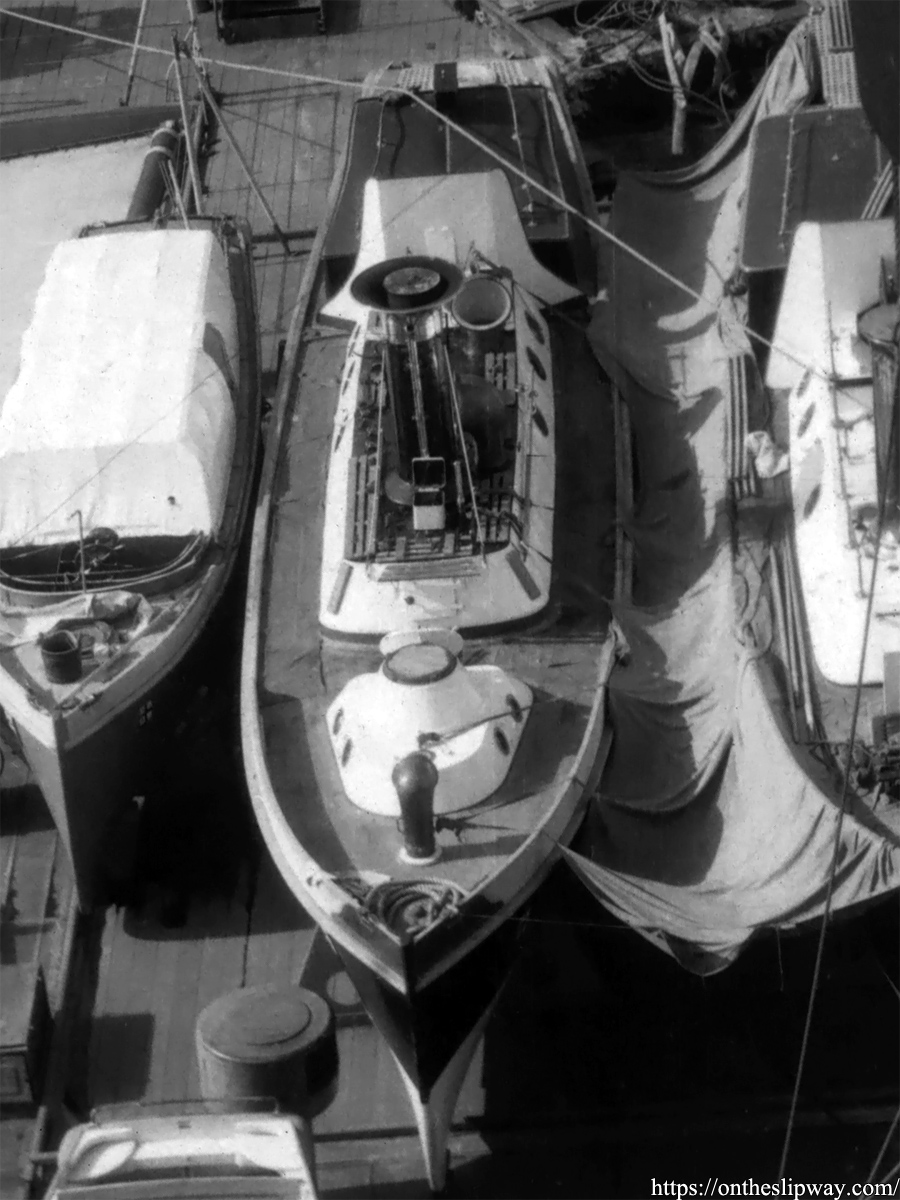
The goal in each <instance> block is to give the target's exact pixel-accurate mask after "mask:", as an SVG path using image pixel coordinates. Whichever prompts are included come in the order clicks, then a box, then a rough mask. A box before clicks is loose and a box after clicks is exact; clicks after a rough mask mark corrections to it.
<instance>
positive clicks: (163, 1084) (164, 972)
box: [144, 937, 193, 1101]
mask: <svg viewBox="0 0 900 1200" xmlns="http://www.w3.org/2000/svg"><path fill="white" fill-rule="evenodd" d="M189 951H190V948H189V944H187V943H185V942H184V941H182V940H181V939H180V938H177V937H175V938H171V939H170V940H168V941H164V942H161V943H160V944H159V948H158V954H157V964H156V976H155V979H154V992H155V993H156V995H157V996H158V997H159V1000H158V1002H157V1003H155V1004H154V1006H153V1015H154V1029H153V1052H152V1055H151V1058H150V1072H149V1075H148V1078H147V1087H146V1091H145V1093H144V1097H145V1099H147V1100H150V1101H158V1100H166V1099H168V1096H167V1095H166V1088H167V1085H168V1081H167V1078H166V1069H167V1061H168V1048H169V1034H170V1032H171V1029H172V1027H173V1024H176V1023H177V1022H178V1021H180V1020H183V1016H182V1014H180V1013H179V1010H178V1007H177V1005H176V1004H175V1002H174V1001H175V992H176V989H177V984H178V978H179V975H180V973H181V972H182V971H183V970H184V969H185V967H186V966H187V961H183V960H189V959H191V958H192V957H193V956H192V955H191V954H190V952H189Z"/></svg>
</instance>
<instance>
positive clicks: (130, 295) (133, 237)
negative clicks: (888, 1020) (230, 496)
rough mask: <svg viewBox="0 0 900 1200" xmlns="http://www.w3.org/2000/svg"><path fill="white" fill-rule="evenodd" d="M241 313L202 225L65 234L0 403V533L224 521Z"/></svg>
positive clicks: (162, 530) (3, 543)
mask: <svg viewBox="0 0 900 1200" xmlns="http://www.w3.org/2000/svg"><path fill="white" fill-rule="evenodd" d="M238 372H239V367H238V335H237V318H236V313H235V307H234V301H233V298H232V295H231V289H230V285H229V279H228V267H227V262H226V260H225V256H224V253H223V251H222V249H221V247H220V246H219V245H218V243H217V241H216V238H215V236H214V234H213V233H211V232H209V231H208V230H201V229H196V230H195V229H191V230H187V229H178V230H137V231H129V232H123V233H109V234H102V235H98V236H95V237H88V238H82V239H77V240H73V241H67V242H62V243H61V244H60V245H59V246H57V248H56V250H55V251H54V252H53V255H52V256H51V258H50V261H49V263H48V266H47V271H46V275H45V277H44V282H43V284H42V286H41V289H40V291H39V293H38V296H37V300H36V302H35V310H34V317H33V319H32V322H31V325H30V327H29V329H28V330H27V332H26V333H25V335H24V337H23V339H22V352H21V364H20V369H19V375H18V378H17V379H16V382H15V383H14V384H13V386H12V388H11V389H10V390H9V392H8V393H7V395H6V397H5V399H4V401H3V405H2V408H0V547H4V548H8V547H11V546H15V545H53V544H56V543H58V542H64V541H71V540H74V539H75V538H77V537H78V517H77V511H78V510H80V512H81V516H82V523H83V528H84V531H85V532H88V531H90V530H91V529H95V528H98V527H101V526H102V527H107V528H112V529H114V530H115V531H116V532H117V533H118V534H119V536H120V537H141V536H153V535H172V536H181V535H186V534H190V533H194V532H197V533H207V534H209V533H213V532H214V531H215V529H216V527H217V525H218V523H219V521H220V519H221V515H222V510H223V506H224V501H225V494H226V490H227V485H228V478H229V471H230V465H231V460H232V456H233V452H234V439H235V411H234V401H233V390H234V388H235V386H236V380H237V379H238V377H239V374H238Z"/></svg>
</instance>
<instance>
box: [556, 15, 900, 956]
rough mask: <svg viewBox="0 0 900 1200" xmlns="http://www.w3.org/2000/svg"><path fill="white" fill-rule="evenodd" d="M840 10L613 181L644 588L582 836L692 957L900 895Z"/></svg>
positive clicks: (860, 264)
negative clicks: (666, 155) (821, 89)
mask: <svg viewBox="0 0 900 1200" xmlns="http://www.w3.org/2000/svg"><path fill="white" fill-rule="evenodd" d="M838 8H839V0H835V3H834V5H833V6H832V11H830V12H829V10H828V9H826V8H823V10H822V11H821V12H820V13H817V14H814V15H813V16H811V17H810V19H809V21H805V22H802V23H801V24H800V25H798V27H797V29H796V31H795V34H794V35H792V37H791V39H789V41H788V43H787V44H786V45H785V47H784V49H783V51H782V52H781V53H780V54H779V56H778V57H777V58H776V59H775V61H774V62H773V64H772V66H771V68H770V73H769V76H768V77H767V79H765V80H764V81H763V82H762V83H761V85H760V89H759V91H758V93H757V95H756V96H755V97H754V102H753V105H752V106H751V109H750V111H749V112H745V114H742V116H741V118H739V120H738V121H736V122H735V123H734V125H733V126H732V127H731V129H730V131H729V134H728V135H727V138H726V139H725V141H724V142H723V143H722V144H721V145H720V146H719V147H717V148H716V149H715V150H714V151H712V152H711V153H710V154H709V155H708V156H707V157H706V158H705V159H703V160H701V162H700V163H698V164H696V165H695V166H694V167H693V168H690V169H688V170H686V171H683V172H678V173H666V174H663V175H661V176H659V177H657V178H655V179H652V178H649V177H644V178H641V179H635V178H622V179H620V182H619V187H618V190H617V194H616V199H615V202H614V205H613V212H612V216H611V228H612V229H613V230H614V232H615V234H616V235H617V236H618V237H619V238H621V239H623V240H624V242H626V243H627V244H628V245H629V246H631V247H635V248H636V249H637V250H638V251H640V253H641V255H642V259H641V261H640V262H639V263H636V262H635V261H634V260H633V259H631V258H630V257H629V256H627V255H624V254H620V253H618V250H617V251H616V252H615V260H614V263H613V264H611V265H610V269H609V275H610V277H611V278H612V279H613V280H614V281H615V283H614V286H613V287H612V288H611V289H610V291H611V301H612V303H611V304H609V305H604V304H600V305H598V307H597V310H596V313H595V325H594V328H593V331H592V332H593V334H594V336H595V337H596V338H597V341H598V343H599V349H598V352H599V353H605V354H606V355H608V356H609V357H610V358H612V359H614V360H615V364H616V365H615V366H612V367H611V368H610V369H611V370H615V369H618V370H619V371H620V376H619V378H620V379H621V380H622V386H623V390H625V392H626V395H627V399H628V403H629V405H630V407H631V412H632V419H633V423H634V429H635V440H636V444H637V445H638V446H639V448H640V477H641V480H642V485H643V486H642V494H641V496H640V498H639V508H640V511H641V514H642V517H643V520H642V521H641V522H640V523H639V524H637V523H636V526H635V530H634V536H635V538H636V541H637V546H636V554H637V557H638V559H639V561H640V564H641V569H640V571H638V572H637V578H636V582H635V595H636V597H638V598H639V600H640V603H641V608H640V609H638V608H636V607H635V608H633V609H629V610H626V611H617V613H616V616H617V618H618V619H619V620H620V623H621V624H622V626H623V629H624V633H625V636H626V638H627V640H628V642H629V645H630V647H631V651H632V654H631V660H630V665H629V666H628V667H627V668H623V670H621V671H620V672H618V673H617V674H616V675H615V676H614V677H613V679H612V680H611V681H610V689H609V696H610V712H611V720H612V723H613V726H614V730H615V743H614V747H613V752H612V754H611V755H610V759H609V762H608V767H607V771H606V773H605V775H604V778H603V780H602V781H601V787H600V789H599V792H598V797H597V801H596V803H594V804H593V805H592V806H591V809H590V811H589V814H588V819H587V820H586V821H585V824H584V826H583V836H582V837H580V838H579V840H578V841H577V842H576V844H574V845H573V847H572V848H570V849H567V850H566V852H565V853H566V857H567V861H569V863H570V864H571V865H572V866H573V868H574V869H575V871H576V873H577V874H578V875H579V876H580V878H582V880H583V881H584V882H585V884H586V885H587V886H588V888H589V889H590V890H591V891H592V892H593V894H594V895H596V896H597V897H598V899H600V900H601V902H602V903H603V904H604V905H605V906H606V907H608V908H610V909H611V910H612V911H613V912H614V913H615V914H616V915H617V916H619V917H620V918H621V919H622V920H624V921H626V922H627V923H628V924H630V925H632V926H633V927H634V928H636V929H637V930H639V931H640V932H641V933H642V934H643V935H644V936H645V937H646V938H648V940H650V941H652V942H654V943H655V944H657V945H658V946H659V947H660V948H662V949H663V950H665V951H666V952H667V953H669V954H671V955H673V956H674V957H675V958H676V959H678V960H679V961H680V962H681V963H682V964H683V965H684V966H686V967H688V968H689V969H690V970H692V971H694V972H696V973H698V974H706V973H712V972H715V971H719V970H722V969H723V968H725V967H727V966H728V965H729V964H730V963H732V962H733V961H734V960H735V959H736V958H737V956H738V955H739V953H740V952H741V950H742V949H743V947H744V946H745V945H746V943H747V942H748V941H749V939H750V938H751V937H752V936H754V935H756V934H757V933H758V932H760V931H763V930H771V929H778V930H793V929H803V928H806V929H811V928H813V927H818V928H823V927H824V926H823V922H825V921H826V920H827V918H828V917H830V916H832V915H836V914H837V913H838V912H844V913H851V912H852V913H855V912H858V911H861V910H862V909H864V908H868V907H870V906H871V905H873V904H874V903H875V902H876V901H879V900H880V899H881V898H883V897H886V896H888V895H890V894H892V893H893V895H894V896H895V897H896V893H897V891H898V889H900V805H898V803H897V801H898V799H900V769H898V768H900V754H898V744H900V730H898V723H900V654H898V653H897V650H898V648H900V636H898V635H900V627H898V611H900V590H898V583H900V575H898V571H897V567H898V557H897V555H898V550H897V517H896V512H897V509H896V505H897V499H896V497H897V492H896V467H897V461H898V458H897V444H896V436H897V435H896V416H893V417H892V416H891V411H892V410H893V413H894V414H896V404H897V400H896V396H897V391H896V388H897V343H896V337H897V332H896V331H897V309H896V303H894V304H893V307H891V305H890V304H888V303H886V302H885V301H886V297H884V296H880V294H879V287H880V283H879V279H880V278H881V279H883V278H884V277H885V276H886V275H887V274H889V273H890V264H891V262H892V255H893V242H892V237H891V222H890V221H886V220H878V219H873V218H874V217H875V216H876V215H877V214H876V213H874V212H873V211H872V208H873V207H874V205H875V203H876V202H877V195H876V196H875V197H874V198H872V190H873V188H874V187H876V185H877V186H878V187H880V188H881V191H880V192H879V193H878V194H881V195H883V187H882V185H881V184H880V183H879V179H880V177H881V176H882V174H883V170H884V167H885V163H884V158H885V154H884V150H883V149H882V150H880V151H878V150H877V147H876V148H875V150H873V149H872V143H873V142H874V134H873V133H872V132H871V130H870V129H869V128H868V125H867V124H866V121H865V117H864V115H863V113H862V110H861V109H859V108H858V107H849V106H845V105H840V104H837V103H835V104H833V105H830V106H827V107H820V106H811V99H812V97H813V96H814V95H815V91H814V83H813V81H814V80H815V79H817V78H824V79H825V80H826V81H827V80H829V79H830V80H831V83H832V85H833V86H835V87H836V88H839V89H841V90H843V89H846V88H848V87H849V82H848V81H850V80H852V74H851V71H852V65H853V64H852V53H851V54H850V61H849V63H848V61H847V54H848V51H847V47H846V38H844V37H842V38H841V39H840V48H839V50H838V51H837V53H838V55H839V61H838V63H831V64H830V65H829V63H828V61H827V53H828V52H827V51H826V50H825V49H823V46H822V38H823V37H825V38H829V37H831V36H833V35H834V31H835V29H838V28H846V23H845V24H844V25H841V23H840V22H839V21H838V17H839V16H841V13H840V12H838ZM894 15H895V16H896V13H895V14H894ZM845 17H846V11H845V10H844V11H843V16H841V20H842V21H843V20H844V18H845ZM814 21H815V22H816V23H817V24H816V25H814V24H813V22H814ZM823 59H825V61H823ZM779 147H780V150H781V153H779V152H778V151H779ZM785 151H786V152H785ZM800 162H802V164H803V166H802V170H801V169H800V167H799V165H798V164H799V163H800ZM862 164H866V171H867V172H870V174H869V175H868V177H867V175H866V173H864V172H862V170H861V167H862ZM887 166H888V168H889V170H888V172H887V174H886V176H885V177H886V178H887V177H889V175H890V171H893V172H894V173H896V165H894V166H893V167H891V166H890V164H887ZM774 197H778V204H777V206H776V208H775V209H774V210H773V207H772V205H773V198H774ZM870 199H871V203H870ZM773 211H775V212H776V213H777V212H780V213H781V217H780V218H779V219H777V220H773V218H772V214H773ZM666 214H667V215H668V218H669V223H668V224H667V225H666V226H665V227H664V228H663V224H662V218H663V216H664V215H666ZM851 216H853V217H854V219H852V220H848V219H847V218H848V217H851ZM742 225H743V228H742ZM791 243H792V245H791ZM885 260H889V261H888V268H889V269H887V270H886V269H885V268H884V265H883V264H884V262H885ZM648 264H649V266H648ZM651 268H652V269H651ZM673 278H674V279H675V280H676V281H678V280H682V281H685V286H683V287H676V286H674V285H673V282H672V281H673ZM688 292H690V293H693V294H692V295H688V294H686V293H688ZM614 306H615V307H614ZM712 314H714V315H712ZM661 400H663V401H664V403H660V401H661ZM879 426H880V430H881V432H879ZM892 426H893V430H894V432H893V433H891V432H890V430H891V428H892ZM723 447H726V448H727V459H726V461H727V463H728V469H727V471H726V472H725V473H724V474H723V471H722V449H723ZM889 448H890V449H889ZM892 480H893V483H892ZM876 557H877V558H879V559H880V566H879V571H878V573H877V575H876V576H874V578H873V575H872V564H873V562H874V561H875V559H876ZM867 612H868V614H869V615H868V616H867ZM648 744H652V745H655V746H657V747H658V748H659V749H658V752H657V753H656V754H655V755H653V756H649V755H648V756H645V757H643V758H642V757H641V748H642V747H643V746H646V745H648Z"/></svg>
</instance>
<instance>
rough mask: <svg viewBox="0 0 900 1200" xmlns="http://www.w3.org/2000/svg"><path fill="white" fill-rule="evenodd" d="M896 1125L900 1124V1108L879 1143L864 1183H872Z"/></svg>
mask: <svg viewBox="0 0 900 1200" xmlns="http://www.w3.org/2000/svg"><path fill="white" fill-rule="evenodd" d="M898 1124H900V1108H898V1109H897V1111H896V1113H895V1114H894V1119H893V1121H891V1127H890V1129H888V1131H887V1133H886V1134H885V1137H884V1141H883V1142H882V1143H881V1149H880V1150H879V1151H878V1156H877V1157H876V1159H875V1161H874V1162H873V1163H872V1170H871V1171H870V1172H869V1176H868V1178H867V1179H866V1183H873V1182H874V1180H875V1175H876V1173H877V1171H878V1168H879V1167H880V1166H881V1161H882V1159H883V1158H884V1156H885V1154H886V1153H887V1148H888V1146H889V1145H890V1144H891V1138H892V1137H893V1136H894V1132H895V1131H896V1129H897V1125H898Z"/></svg>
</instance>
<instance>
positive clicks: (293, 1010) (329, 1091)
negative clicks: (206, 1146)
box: [196, 985, 338, 1120]
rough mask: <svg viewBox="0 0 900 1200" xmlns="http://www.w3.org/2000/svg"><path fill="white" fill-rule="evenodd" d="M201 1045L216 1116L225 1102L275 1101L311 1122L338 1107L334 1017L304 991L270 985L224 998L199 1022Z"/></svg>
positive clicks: (207, 1093)
mask: <svg viewBox="0 0 900 1200" xmlns="http://www.w3.org/2000/svg"><path fill="white" fill-rule="evenodd" d="M196 1045H197V1060H198V1064H199V1067H200V1093H201V1095H202V1096H203V1098H204V1099H205V1100H214V1101H217V1102H219V1103H218V1107H219V1108H221V1102H222V1101H235V1102H240V1101H241V1100H247V1099H250V1098H260V1097H263V1098H272V1099H274V1100H275V1101H277V1103H278V1105H279V1107H280V1108H281V1109H283V1110H284V1111H286V1112H292V1113H297V1114H299V1115H300V1116H302V1117H306V1118H307V1120H312V1118H313V1117H315V1116H318V1114H319V1113H321V1112H323V1111H324V1110H325V1109H326V1108H327V1107H328V1105H329V1104H330V1103H331V1101H332V1100H333V1099H334V1095H335V1092H336V1090H337V1080H338V1056H337V1038H336V1035H335V1024H334V1014H333V1013H332V1011H331V1008H330V1006H329V1004H328V1003H327V1001H325V1000H323V999H322V997H321V996H318V995H316V993H315V992H311V991H308V990H307V989H305V988H300V987H285V986H283V985H267V986H263V987H253V988H238V989H237V990H236V991H233V992H229V993H228V994H227V995H225V996H220V997H219V998H218V1000H214V1001H213V1002H212V1004H210V1005H208V1006H207V1007H206V1008H205V1009H204V1010H203V1012H202V1013H201V1014H200V1016H199V1018H198V1020H197V1028H196ZM237 1106H238V1107H239V1106H240V1105H239V1103H237Z"/></svg>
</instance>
